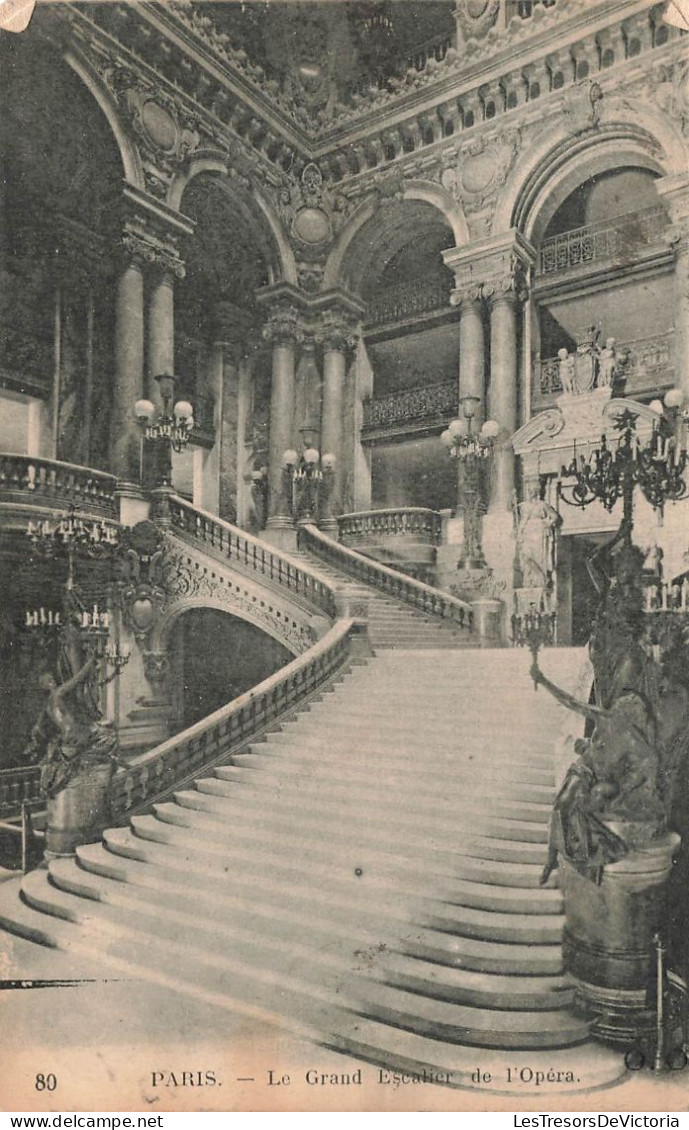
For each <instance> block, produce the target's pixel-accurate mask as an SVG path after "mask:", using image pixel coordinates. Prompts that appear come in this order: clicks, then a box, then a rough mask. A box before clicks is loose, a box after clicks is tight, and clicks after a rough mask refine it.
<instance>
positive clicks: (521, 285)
mask: <svg viewBox="0 0 689 1130" xmlns="http://www.w3.org/2000/svg"><path fill="white" fill-rule="evenodd" d="M443 260H444V262H445V265H446V266H447V267H449V268H450V269H451V270H452V271H453V272H454V276H455V289H454V291H453V292H452V294H451V296H450V302H451V304H452V305H453V306H459V305H461V304H463V303H465V302H477V301H480V300H481V299H486V300H488V301H491V302H497V301H501V300H505V301H518V300H521V299H523V298H524V297H525V296H526V294H525V292H526V283H527V279H528V276H529V271H530V268H531V266H532V265H533V264H534V263H535V261H536V252H535V250H534V248H533V247H532V246H531V244H529V243H528V242H527V240H526V239H524V237H523V236H522V235H521V234H520V233H519V232H518V231H516V230H515V229H513V230H512V231H510V232H506V233H505V234H504V235H500V236H491V237H490V238H489V239H484V240H480V241H478V242H476V243H473V244H470V245H469V246H468V247H452V248H449V249H448V250H447V251H444V252H443Z"/></svg>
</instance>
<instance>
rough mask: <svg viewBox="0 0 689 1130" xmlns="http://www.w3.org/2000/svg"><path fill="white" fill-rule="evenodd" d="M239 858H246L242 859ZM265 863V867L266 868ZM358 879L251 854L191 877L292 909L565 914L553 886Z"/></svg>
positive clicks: (113, 866) (173, 868)
mask: <svg viewBox="0 0 689 1130" xmlns="http://www.w3.org/2000/svg"><path fill="white" fill-rule="evenodd" d="M171 807H172V806H171ZM176 807H178V806H176ZM197 815H198V816H200V815H202V814H197ZM241 858H242V860H245V858H246V857H241ZM77 859H78V861H79V863H80V864H81V865H82V866H83V867H84V868H85V869H86V870H97V871H98V873H99V874H104V875H106V876H109V877H111V878H118V879H120V878H123V877H124V876H126V874H127V868H128V867H129V866H130V864H129V861H128V860H126V859H125V858H124V857H123V856H113V855H112V854H111V853H110V852H109V851H107V850H106V849H105V848H104V846H103V845H102V844H86V845H84V847H80V848H78V849H77ZM265 859H267V863H266V864H265V865H264V864H263V860H265ZM155 862H156V867H157V868H158V869H161V870H162V871H164V872H165V873H170V874H177V873H179V874H181V875H185V874H186V873H187V872H188V871H189V866H188V864H187V861H186V860H185V859H184V857H183V856H181V855H178V854H177V853H174V852H169V853H168V854H167V855H166V856H165V861H163V859H162V858H161V859H158V860H156V861H155ZM252 863H253V866H252ZM133 866H134V873H135V874H138V873H139V872H140V870H141V865H140V864H138V863H136V862H134V864H133ZM362 879H364V877H363V876H358V875H356V874H355V873H350V874H346V875H341V876H339V877H338V881H337V884H334V883H333V882H332V876H331V872H330V869H329V868H326V869H324V870H323V871H321V872H318V871H314V870H311V871H308V872H306V873H305V872H303V871H301V870H299V864H298V862H297V864H296V865H295V868H290V867H289V865H288V864H285V863H283V864H282V865H281V866H278V867H276V866H275V864H274V863H273V862H272V861H271V859H270V857H267V856H266V855H265V854H262V855H261V856H260V857H256V855H255V853H253V852H252V853H250V855H249V859H248V861H246V862H242V863H241V866H240V867H238V868H236V869H235V870H233V871H228V870H227V869H226V868H225V867H224V866H222V864H220V865H217V866H216V867H215V868H212V867H210V866H209V867H208V868H207V873H206V874H205V875H200V874H199V872H198V871H197V870H196V871H194V873H193V881H194V884H195V885H199V884H201V885H202V886H204V887H206V886H207V887H209V888H212V889H218V888H219V889H220V890H222V891H225V890H229V891H232V892H235V893H236V894H237V895H242V894H243V893H244V892H247V891H248V892H249V893H250V894H251V895H252V897H256V896H257V894H258V892H261V893H262V897H265V898H267V899H270V900H272V901H275V900H276V899H277V900H278V901H284V900H286V901H287V902H288V903H289V904H290V905H291V904H293V903H298V904H299V905H306V904H310V903H312V902H314V901H316V902H318V903H321V902H323V901H327V902H347V903H348V904H349V903H350V902H351V901H352V900H353V901H354V902H356V903H359V902H361V903H362V904H364V903H365V904H366V905H368V904H369V903H370V900H371V898H375V901H376V905H377V906H378V905H380V906H384V905H388V904H390V905H391V906H393V907H397V905H398V904H399V901H400V899H401V898H403V899H406V900H407V901H408V902H409V903H410V904H411V903H412V902H413V904H414V906H415V907H417V908H418V910H419V912H422V911H424V912H425V911H426V910H431V909H438V907H440V908H441V910H445V909H446V907H452V906H462V907H471V908H474V909H476V910H483V911H497V912H500V913H502V914H511V913H514V914H520V915H531V914H535V915H541V916H543V915H552V916H559V915H561V914H562V912H563V901H562V895H561V894H560V892H559V891H558V890H557V889H556V888H555V887H552V886H551V887H543V888H537V889H524V888H515V887H507V886H505V887H502V886H498V885H495V884H490V883H484V882H480V881H478V880H474V881H472V880H470V879H455V878H454V877H452V876H442V875H441V876H435V877H434V878H433V881H432V882H431V881H429V877H428V875H427V874H426V873H421V872H417V871H415V872H411V873H410V872H409V871H408V870H406V869H402V870H400V871H398V872H396V873H395V874H394V875H392V874H391V873H390V872H389V871H382V872H380V873H379V872H375V873H367V874H366V876H365V879H364V882H363V884H362ZM362 887H363V889H362Z"/></svg>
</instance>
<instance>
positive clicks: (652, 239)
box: [538, 205, 668, 275]
mask: <svg viewBox="0 0 689 1130" xmlns="http://www.w3.org/2000/svg"><path fill="white" fill-rule="evenodd" d="M667 225H668V217H667V213H666V211H665V209H664V208H663V207H662V206H660V205H658V206H657V207H653V208H645V209H644V210H643V211H640V212H627V213H626V214H625V215H624V216H617V217H615V219H611V220H602V221H600V222H599V223H596V224H588V225H587V226H586V227H583V228H574V229H573V230H572V231H567V232H562V234H561V235H555V236H553V237H552V238H551V239H546V240H545V241H544V243H542V244H541V250H540V253H539V259H538V274H539V275H556V274H562V273H566V272H569V271H581V270H585V269H588V268H590V267H591V266H595V265H596V264H604V263H613V264H629V263H632V262H633V261H634V260H635V258H636V257H637V256H638V255H639V253H640V252H642V251H643V250H644V249H645V248H648V247H652V246H654V245H656V244H658V243H659V242H660V238H661V236H662V233H663V232H664V231H665V229H666V227H667Z"/></svg>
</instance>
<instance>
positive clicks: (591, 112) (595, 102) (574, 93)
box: [562, 79, 603, 135]
mask: <svg viewBox="0 0 689 1130" xmlns="http://www.w3.org/2000/svg"><path fill="white" fill-rule="evenodd" d="M602 101H603V88H602V87H601V85H600V83H598V82H594V81H592V80H591V79H589V80H588V81H587V82H578V83H576V85H575V86H573V87H572V88H571V90H568V91H567V93H566V94H565V97H564V99H563V101H562V114H563V116H564V118H565V121H566V123H567V126H568V129H569V131H570V133H572V134H574V135H576V134H579V133H584V132H585V131H586V130H588V129H595V128H596V127H597V126H598V125H600V118H601V110H602Z"/></svg>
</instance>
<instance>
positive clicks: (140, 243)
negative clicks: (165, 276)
mask: <svg viewBox="0 0 689 1130" xmlns="http://www.w3.org/2000/svg"><path fill="white" fill-rule="evenodd" d="M121 250H122V255H123V258H124V260H125V262H126V263H135V264H137V265H138V266H140V267H146V268H149V269H153V270H156V271H161V272H163V273H169V274H171V275H173V276H174V278H176V279H183V278H184V276H185V267H184V263H183V262H182V260H181V259H180V258H179V256H178V255H176V254H175V253H174V252H173V251H172V250H170V249H169V248H165V247H163V246H161V245H160V244H158V243H153V242H150V241H149V240H148V239H145V238H144V237H143V235H140V234H137V233H136V232H132V231H129V230H125V232H124V234H123V235H122V241H121Z"/></svg>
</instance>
